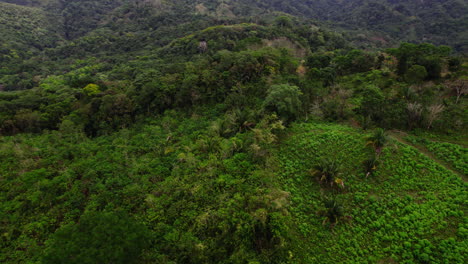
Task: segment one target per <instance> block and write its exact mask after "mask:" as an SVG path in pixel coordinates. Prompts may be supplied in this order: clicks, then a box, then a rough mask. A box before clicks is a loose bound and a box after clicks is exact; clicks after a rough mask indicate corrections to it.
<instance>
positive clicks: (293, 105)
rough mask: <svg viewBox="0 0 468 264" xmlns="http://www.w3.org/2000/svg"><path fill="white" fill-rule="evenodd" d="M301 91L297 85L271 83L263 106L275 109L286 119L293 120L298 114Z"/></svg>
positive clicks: (300, 104) (271, 109)
mask: <svg viewBox="0 0 468 264" xmlns="http://www.w3.org/2000/svg"><path fill="white" fill-rule="evenodd" d="M301 95H302V93H301V91H300V89H299V87H297V86H292V85H288V84H281V85H273V86H271V87H270V89H268V91H267V96H266V98H265V102H264V104H263V107H264V108H265V109H266V110H270V111H275V112H276V113H277V114H278V115H279V116H280V117H282V118H284V119H285V120H287V121H291V120H294V119H295V118H296V117H297V116H299V114H300V110H301V106H302V103H301V99H300V97H301Z"/></svg>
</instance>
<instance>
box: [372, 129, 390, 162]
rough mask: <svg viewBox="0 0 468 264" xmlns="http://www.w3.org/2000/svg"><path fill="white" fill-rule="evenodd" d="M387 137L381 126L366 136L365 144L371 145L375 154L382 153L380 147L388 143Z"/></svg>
mask: <svg viewBox="0 0 468 264" xmlns="http://www.w3.org/2000/svg"><path fill="white" fill-rule="evenodd" d="M388 141H389V138H388V135H387V132H385V130H383V129H382V128H378V129H377V130H375V132H374V134H373V135H372V136H370V137H369V138H367V145H372V146H373V147H374V149H375V153H376V154H377V156H379V155H380V153H382V149H383V148H384V147H385V145H386V144H387V143H388Z"/></svg>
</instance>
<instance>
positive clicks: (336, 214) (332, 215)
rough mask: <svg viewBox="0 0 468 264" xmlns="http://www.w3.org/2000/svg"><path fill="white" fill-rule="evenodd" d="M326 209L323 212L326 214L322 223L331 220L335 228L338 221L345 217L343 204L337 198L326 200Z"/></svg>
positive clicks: (331, 224)
mask: <svg viewBox="0 0 468 264" xmlns="http://www.w3.org/2000/svg"><path fill="white" fill-rule="evenodd" d="M324 205H325V211H323V212H322V213H321V215H323V216H325V217H326V218H325V220H323V223H322V224H325V223H327V222H330V226H331V228H333V227H334V226H335V225H336V224H338V221H339V220H340V219H341V218H343V217H344V214H343V206H342V205H341V204H339V203H338V202H337V201H336V200H326V201H325V202H324Z"/></svg>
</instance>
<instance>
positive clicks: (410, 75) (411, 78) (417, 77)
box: [405, 65, 427, 84]
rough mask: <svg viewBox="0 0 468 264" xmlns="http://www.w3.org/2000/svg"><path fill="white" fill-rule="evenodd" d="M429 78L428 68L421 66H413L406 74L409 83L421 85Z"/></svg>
mask: <svg viewBox="0 0 468 264" xmlns="http://www.w3.org/2000/svg"><path fill="white" fill-rule="evenodd" d="M426 77H427V71H426V68H425V67H423V66H421V65H413V66H411V68H409V69H408V71H407V72H406V73H405V80H406V81H407V82H409V83H415V84H419V83H421V82H422V81H423V80H424V79H425V78H426Z"/></svg>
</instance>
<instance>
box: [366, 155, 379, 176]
mask: <svg viewBox="0 0 468 264" xmlns="http://www.w3.org/2000/svg"><path fill="white" fill-rule="evenodd" d="M363 163H364V167H365V170H366V178H367V177H369V175H372V174H373V173H374V172H375V171H376V170H377V166H378V165H379V163H380V162H379V157H378V156H377V155H376V154H375V153H373V154H372V155H371V156H369V158H368V159H366V160H365V161H364V162H363Z"/></svg>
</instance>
